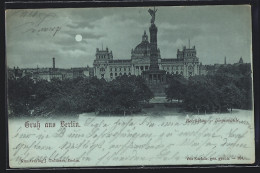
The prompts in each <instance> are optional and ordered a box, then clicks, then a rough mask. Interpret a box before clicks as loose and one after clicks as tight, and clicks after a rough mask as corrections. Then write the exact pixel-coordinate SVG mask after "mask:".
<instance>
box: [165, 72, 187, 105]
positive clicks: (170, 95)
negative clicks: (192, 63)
mask: <svg viewBox="0 0 260 173" xmlns="http://www.w3.org/2000/svg"><path fill="white" fill-rule="evenodd" d="M168 83H169V87H168V88H166V89H165V93H166V99H167V100H168V101H171V103H172V100H173V99H176V100H178V103H179V100H182V99H183V98H184V95H185V92H186V87H187V80H186V79H185V78H184V77H183V76H182V75H171V76H168Z"/></svg>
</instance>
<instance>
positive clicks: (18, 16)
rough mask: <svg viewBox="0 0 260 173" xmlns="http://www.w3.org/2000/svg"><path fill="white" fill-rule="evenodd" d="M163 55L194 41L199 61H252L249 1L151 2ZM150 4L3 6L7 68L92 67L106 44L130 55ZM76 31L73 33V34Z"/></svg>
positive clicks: (115, 51)
mask: <svg viewBox="0 0 260 173" xmlns="http://www.w3.org/2000/svg"><path fill="white" fill-rule="evenodd" d="M156 8H157V9H158V11H157V13H156V19H155V24H156V25H157V27H158V47H159V48H160V50H161V57H162V58H176V53H177V49H181V48H182V46H184V45H186V46H187V47H188V40H189V39H190V43H191V46H193V45H195V46H196V49H197V56H198V57H199V58H200V59H199V60H200V62H202V64H215V63H223V62H224V57H225V56H226V57H227V63H235V62H238V61H239V58H240V57H241V56H242V58H243V60H244V62H251V49H252V48H251V47H252V45H251V42H252V41H251V11H250V6H249V5H241V6H238V5H236V6H193V7H156ZM148 9H149V7H138V8H137V7H136V8H133V7H129V8H78V9H41V10H37V9H34V10H8V11H7V12H6V31H7V34H6V42H7V44H6V49H7V65H8V66H9V67H13V66H19V67H20V68H24V67H33V68H35V67H37V65H38V67H51V66H52V57H55V58H56V67H58V68H70V67H85V66H87V65H89V66H93V60H94V59H95V53H96V48H100V49H101V48H102V44H103V48H104V49H105V48H106V47H108V48H109V50H112V51H113V55H114V59H130V57H131V49H132V48H135V46H137V45H138V44H139V43H140V42H141V40H142V35H143V32H144V30H146V32H147V34H148V35H149V26H150V19H151V16H150V14H149V13H148ZM77 34H78V35H81V36H82V40H81V37H77V39H75V36H76V35H77Z"/></svg>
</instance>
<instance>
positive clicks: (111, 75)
mask: <svg viewBox="0 0 260 173" xmlns="http://www.w3.org/2000/svg"><path fill="white" fill-rule="evenodd" d="M118 75H119V76H122V75H127V73H119V74H118ZM128 75H131V73H130V72H129V73H128ZM113 77H114V74H113V73H110V78H113ZM115 77H117V73H115Z"/></svg>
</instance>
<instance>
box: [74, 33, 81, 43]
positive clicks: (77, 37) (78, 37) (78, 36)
mask: <svg viewBox="0 0 260 173" xmlns="http://www.w3.org/2000/svg"><path fill="white" fill-rule="evenodd" d="M75 40H76V41H78V42H80V41H81V40H82V35H81V34H77V35H76V36H75Z"/></svg>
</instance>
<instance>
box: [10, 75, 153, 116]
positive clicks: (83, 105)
mask: <svg viewBox="0 0 260 173" xmlns="http://www.w3.org/2000/svg"><path fill="white" fill-rule="evenodd" d="M152 97H153V94H152V92H151V91H150V89H149V88H148V87H147V86H146V85H145V83H144V80H143V79H142V78H141V77H136V76H121V77H118V78H117V79H115V80H113V81H111V82H106V81H105V80H102V79H97V78H89V79H85V78H77V79H72V80H62V81H61V80H58V79H53V80H51V81H50V82H48V81H46V80H41V81H38V82H36V83H34V82H33V81H32V80H31V79H29V78H26V77H25V78H21V79H17V80H13V79H12V80H11V79H9V80H8V101H9V104H8V105H9V106H8V108H9V114H12V115H18V114H19V115H21V114H24V115H30V114H32V115H35V114H42V115H45V114H46V113H48V112H55V113H83V112H96V113H111V114H131V113H135V112H139V111H141V106H140V105H141V104H140V103H146V102H149V100H150V99H151V98H152Z"/></svg>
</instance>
